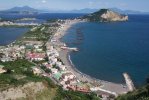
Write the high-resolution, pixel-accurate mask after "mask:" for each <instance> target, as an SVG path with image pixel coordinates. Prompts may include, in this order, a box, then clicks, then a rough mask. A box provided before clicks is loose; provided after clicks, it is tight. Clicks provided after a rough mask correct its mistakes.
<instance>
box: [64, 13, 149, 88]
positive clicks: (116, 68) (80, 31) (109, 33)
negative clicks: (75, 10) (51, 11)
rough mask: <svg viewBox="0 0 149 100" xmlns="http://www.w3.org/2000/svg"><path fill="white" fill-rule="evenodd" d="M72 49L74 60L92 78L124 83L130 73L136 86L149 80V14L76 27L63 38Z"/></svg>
mask: <svg viewBox="0 0 149 100" xmlns="http://www.w3.org/2000/svg"><path fill="white" fill-rule="evenodd" d="M62 40H63V41H64V42H65V43H67V45H68V46H70V47H77V48H79V52H71V53H70V56H71V60H72V62H73V64H74V65H75V67H76V68H77V69H78V70H80V71H81V72H83V73H85V74H88V75H90V76H92V77H95V78H98V79H102V80H105V81H111V82H116V83H124V82H125V81H124V78H123V75H122V74H123V73H124V72H127V73H128V74H129V75H130V77H131V78H132V80H133V82H134V83H135V85H136V86H140V85H143V84H145V82H146V78H147V77H149V15H129V21H127V22H111V23H94V22H83V23H78V24H75V25H73V26H72V27H71V28H70V29H69V30H68V31H67V34H66V35H65V36H64V37H63V39H62Z"/></svg>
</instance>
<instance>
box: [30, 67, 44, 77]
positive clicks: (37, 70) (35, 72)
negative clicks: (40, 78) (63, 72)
mask: <svg viewBox="0 0 149 100" xmlns="http://www.w3.org/2000/svg"><path fill="white" fill-rule="evenodd" d="M32 69H33V73H34V74H35V75H40V74H41V73H42V71H41V70H40V69H39V68H37V67H33V68H32Z"/></svg>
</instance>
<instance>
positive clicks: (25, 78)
mask: <svg viewBox="0 0 149 100" xmlns="http://www.w3.org/2000/svg"><path fill="white" fill-rule="evenodd" d="M0 65H4V66H5V67H4V69H6V70H7V72H6V73H4V74H0V89H1V90H4V89H7V88H9V87H12V86H18V85H23V84H25V83H27V82H48V84H49V86H50V87H54V86H55V85H54V83H53V82H52V81H51V80H50V79H49V78H45V77H41V76H35V75H33V72H32V67H33V66H35V65H34V64H33V63H31V62H29V61H27V60H24V59H19V60H16V61H12V62H7V63H2V62H0Z"/></svg>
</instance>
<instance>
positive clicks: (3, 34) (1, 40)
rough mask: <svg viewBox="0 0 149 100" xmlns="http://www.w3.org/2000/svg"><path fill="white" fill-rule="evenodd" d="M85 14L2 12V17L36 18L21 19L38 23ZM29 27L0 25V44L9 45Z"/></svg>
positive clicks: (0, 15)
mask: <svg viewBox="0 0 149 100" xmlns="http://www.w3.org/2000/svg"><path fill="white" fill-rule="evenodd" d="M82 15H84V14H63V13H60V14H54V13H52V14H50V13H41V14H35V15H25V14H0V18H3V19H8V20H12V19H19V18H36V19H37V20H35V21H21V22H23V23H24V22H26V23H30V22H37V23H43V22H45V21H46V20H48V19H66V18H76V17H80V16H82ZM28 30H29V29H28V28H8V27H7V28H4V27H0V45H7V44H9V43H11V42H13V41H15V40H16V39H17V38H19V37H21V36H22V35H23V34H24V33H25V32H27V31H28Z"/></svg>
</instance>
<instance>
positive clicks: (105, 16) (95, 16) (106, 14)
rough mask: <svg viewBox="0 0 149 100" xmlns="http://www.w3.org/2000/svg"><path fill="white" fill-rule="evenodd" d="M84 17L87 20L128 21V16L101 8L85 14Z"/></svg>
mask: <svg viewBox="0 0 149 100" xmlns="http://www.w3.org/2000/svg"><path fill="white" fill-rule="evenodd" d="M83 19H85V20H87V21H98V22H115V21H127V20H128V16H126V15H121V14H119V13H117V12H114V11H112V10H109V9H101V10H99V11H97V12H95V13H92V14H90V15H86V16H84V17H83Z"/></svg>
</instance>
